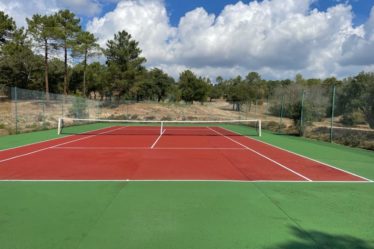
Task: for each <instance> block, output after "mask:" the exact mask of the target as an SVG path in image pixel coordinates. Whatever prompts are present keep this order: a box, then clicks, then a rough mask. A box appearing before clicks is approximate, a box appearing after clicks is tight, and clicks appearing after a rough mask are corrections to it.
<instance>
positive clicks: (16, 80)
mask: <svg viewBox="0 0 374 249" xmlns="http://www.w3.org/2000/svg"><path fill="white" fill-rule="evenodd" d="M41 66H42V64H41V58H40V57H39V56H37V55H35V54H34V53H33V52H32V50H31V43H30V41H29V40H28V39H27V35H26V32H25V30H24V29H23V28H21V29H18V30H16V31H14V32H13V35H12V39H11V40H9V41H7V43H5V44H4V45H3V46H2V56H1V59H0V84H5V85H7V86H17V87H23V88H31V89H32V88H34V89H35V88H36V89H39V86H38V82H39V72H40V69H41Z"/></svg>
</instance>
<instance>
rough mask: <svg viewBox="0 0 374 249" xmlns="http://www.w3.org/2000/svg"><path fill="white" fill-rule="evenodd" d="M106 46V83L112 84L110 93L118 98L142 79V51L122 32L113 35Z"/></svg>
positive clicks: (143, 61)
mask: <svg viewBox="0 0 374 249" xmlns="http://www.w3.org/2000/svg"><path fill="white" fill-rule="evenodd" d="M106 46H107V48H106V49H105V50H104V54H105V56H106V57H107V61H106V64H107V66H108V77H109V78H108V81H109V82H111V84H112V91H113V90H114V91H115V92H116V94H117V95H118V98H120V97H121V96H123V95H124V94H125V93H128V94H129V92H130V89H131V88H132V87H133V86H134V84H135V83H136V82H137V80H139V78H143V75H144V73H145V69H144V67H143V63H145V62H146V59H145V58H144V57H141V56H140V55H141V52H142V51H141V49H140V48H139V43H138V42H137V41H135V40H133V39H132V37H131V35H130V34H129V33H127V32H126V31H124V30H123V31H120V32H118V33H117V34H115V35H114V39H113V40H109V41H108V42H107V44H106ZM133 92H134V89H133Z"/></svg>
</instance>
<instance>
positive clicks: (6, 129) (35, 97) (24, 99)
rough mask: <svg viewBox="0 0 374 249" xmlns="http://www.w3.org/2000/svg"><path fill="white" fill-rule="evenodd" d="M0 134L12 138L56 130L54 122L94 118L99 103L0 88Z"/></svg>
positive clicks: (13, 88) (79, 98) (70, 97)
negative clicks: (66, 119)
mask: <svg viewBox="0 0 374 249" xmlns="http://www.w3.org/2000/svg"><path fill="white" fill-rule="evenodd" d="M0 89H1V90H0V100H1V107H0V113H1V119H0V130H2V132H1V133H0V134H16V133H21V132H29V131H36V130H45V129H51V128H55V127H57V121H58V118H59V117H61V116H70V117H77V118H98V117H99V116H100V106H99V105H100V102H99V101H93V100H88V99H85V98H81V97H76V96H64V95H60V94H51V93H50V94H49V95H48V96H45V93H44V92H41V91H33V90H25V89H20V88H17V87H12V88H10V87H4V86H3V87H1V88H0Z"/></svg>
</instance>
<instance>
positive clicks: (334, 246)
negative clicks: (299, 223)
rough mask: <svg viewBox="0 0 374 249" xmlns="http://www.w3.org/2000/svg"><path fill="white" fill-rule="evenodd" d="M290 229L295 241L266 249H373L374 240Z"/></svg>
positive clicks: (295, 228)
mask: <svg viewBox="0 0 374 249" xmlns="http://www.w3.org/2000/svg"><path fill="white" fill-rule="evenodd" d="M290 229H291V233H292V234H294V235H295V236H296V237H297V238H298V239H297V240H294V241H288V242H285V243H282V244H279V245H276V246H273V247H269V248H268V249H374V240H371V241H367V240H363V239H360V238H356V237H353V236H350V235H336V234H329V233H325V232H320V231H315V230H300V229H299V228H297V227H295V226H292V227H290ZM373 239H374V238H373Z"/></svg>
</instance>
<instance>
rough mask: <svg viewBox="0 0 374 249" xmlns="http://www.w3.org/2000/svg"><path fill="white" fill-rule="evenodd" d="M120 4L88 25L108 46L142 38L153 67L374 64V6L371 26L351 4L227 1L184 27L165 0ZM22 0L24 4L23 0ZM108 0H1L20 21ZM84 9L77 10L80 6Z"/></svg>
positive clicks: (236, 70)
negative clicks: (119, 37) (122, 37)
mask: <svg viewBox="0 0 374 249" xmlns="http://www.w3.org/2000/svg"><path fill="white" fill-rule="evenodd" d="M108 1H110V2H112V3H116V2H118V4H117V6H116V8H115V9H114V10H113V11H110V12H108V13H105V14H104V15H103V16H102V17H94V18H93V19H91V21H89V22H88V24H87V29H88V30H89V31H90V32H93V33H94V34H95V35H96V36H97V37H98V38H99V41H100V43H101V45H102V46H105V43H106V41H107V40H108V39H112V38H113V36H114V34H115V33H117V32H118V31H121V30H126V31H128V32H129V33H130V34H132V35H133V37H134V38H135V39H136V40H137V41H139V42H140V47H141V49H142V50H143V55H144V56H145V57H146V58H147V59H148V62H147V65H148V66H149V67H161V68H163V69H164V70H165V71H167V72H168V73H170V74H172V75H173V76H178V74H179V72H181V71H182V70H184V69H187V68H189V69H192V70H194V71H196V73H199V74H200V75H202V76H210V77H212V78H215V77H216V76H217V75H222V76H225V77H232V76H236V75H237V74H241V75H245V74H247V73H248V72H249V71H258V72H260V73H261V74H262V75H263V76H264V77H267V78H285V77H290V78H291V77H294V75H295V74H296V73H302V74H304V75H305V76H306V77H327V76H331V75H334V76H338V77H343V76H347V75H351V74H354V73H357V72H358V71H362V70H370V69H373V67H374V56H373V52H372V51H374V8H373V9H372V12H371V17H370V19H369V20H368V22H367V23H366V24H365V25H361V26H358V27H355V26H354V25H353V24H352V19H353V13H352V9H351V7H350V6H349V5H348V4H337V5H335V6H333V7H331V8H329V9H327V10H326V11H319V10H316V9H314V10H312V9H310V8H311V6H312V3H314V2H315V0H263V1H260V2H257V1H251V2H250V3H248V4H246V3H243V2H238V3H236V4H231V5H227V6H226V7H225V8H224V9H223V10H222V12H221V13H220V14H219V15H217V16H216V15H214V14H210V13H207V12H206V10H205V9H203V8H196V9H194V10H192V11H190V12H188V13H186V14H185V15H184V16H183V17H182V18H181V19H180V22H179V24H178V26H177V27H173V26H172V25H171V24H170V21H169V14H168V13H167V10H166V7H165V1H164V0H122V1H120V0H107V1H106V2H108ZM17 3H18V4H17ZM103 3H104V0H61V1H58V0H29V1H27V2H26V3H23V4H19V1H16V0H12V1H11V0H0V9H4V8H5V10H8V11H6V12H8V13H9V14H10V15H12V16H15V17H16V19H17V20H19V19H20V18H21V17H22V18H23V19H24V17H25V16H31V15H32V14H33V13H35V12H39V13H45V12H46V10H47V11H49V12H53V11H55V10H56V9H59V8H62V7H69V8H71V9H72V10H75V11H80V12H79V14H81V15H86V16H89V15H98V13H100V11H101V8H102V7H103ZM77 13H78V12H77Z"/></svg>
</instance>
